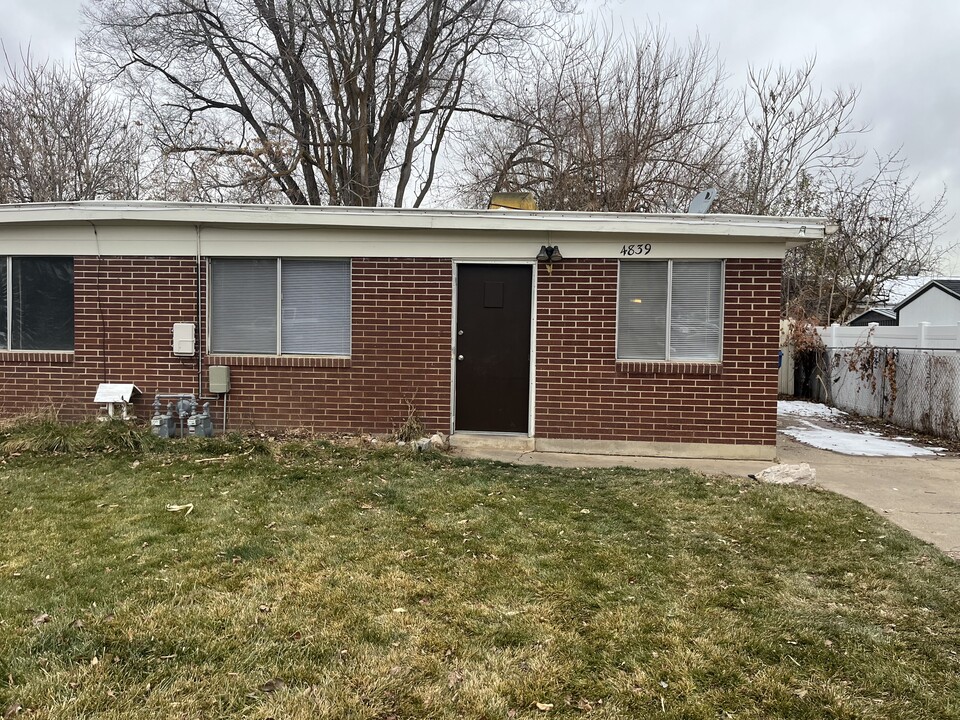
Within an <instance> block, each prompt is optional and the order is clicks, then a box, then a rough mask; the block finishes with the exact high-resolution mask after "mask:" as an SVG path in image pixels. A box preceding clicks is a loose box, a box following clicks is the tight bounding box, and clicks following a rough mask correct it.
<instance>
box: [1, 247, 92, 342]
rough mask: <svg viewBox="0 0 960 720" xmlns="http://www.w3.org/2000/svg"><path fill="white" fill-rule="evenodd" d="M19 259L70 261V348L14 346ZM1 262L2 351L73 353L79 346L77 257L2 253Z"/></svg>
mask: <svg viewBox="0 0 960 720" xmlns="http://www.w3.org/2000/svg"><path fill="white" fill-rule="evenodd" d="M15 259H19V260H64V261H68V262H69V263H70V294H71V296H72V299H73V304H72V306H71V308H70V326H71V327H70V330H71V336H72V342H71V343H70V347H69V348H15V347H13V315H14V313H13V261H14V260H15ZM0 262H2V263H3V267H4V274H5V278H4V279H5V282H4V283H3V284H2V286H0V294H2V296H3V300H4V302H5V310H6V312H4V313H3V318H2V319H0V321H2V322H3V323H4V327H5V330H6V336H5V339H4V342H3V344H2V345H0V353H48V354H57V353H73V352H75V351H76V347H77V311H76V308H77V298H76V287H77V285H76V283H77V277H76V258H75V257H73V256H72V255H0Z"/></svg>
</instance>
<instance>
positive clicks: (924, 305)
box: [897, 278, 960, 326]
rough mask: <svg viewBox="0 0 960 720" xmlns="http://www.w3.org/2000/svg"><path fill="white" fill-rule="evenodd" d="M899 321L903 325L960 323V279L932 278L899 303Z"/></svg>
mask: <svg viewBox="0 0 960 720" xmlns="http://www.w3.org/2000/svg"><path fill="white" fill-rule="evenodd" d="M897 321H898V322H897V324H898V325H901V326H913V325H919V324H920V323H922V322H927V323H930V324H931V325H955V324H956V323H960V280H958V279H946V278H941V279H937V280H931V281H930V282H928V283H927V284H926V285H924V286H923V287H922V288H920V289H919V290H917V291H916V292H914V293H913V294H912V295H910V296H909V297H907V298H906V299H905V300H903V301H902V302H901V303H900V304H899V305H897Z"/></svg>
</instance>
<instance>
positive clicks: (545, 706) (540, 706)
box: [537, 702, 553, 712]
mask: <svg viewBox="0 0 960 720" xmlns="http://www.w3.org/2000/svg"><path fill="white" fill-rule="evenodd" d="M537 710H539V711H541V712H550V711H551V710H553V703H541V702H538V703H537Z"/></svg>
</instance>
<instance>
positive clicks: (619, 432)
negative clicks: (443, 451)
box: [0, 202, 828, 459]
mask: <svg viewBox="0 0 960 720" xmlns="http://www.w3.org/2000/svg"><path fill="white" fill-rule="evenodd" d="M826 232H828V230H827V228H826V226H825V223H824V221H822V220H817V219H804V218H757V217H740V216H723V215H670V216H668V215H639V214H636V215H620V214H589V213H555V212H526V211H465V210H464V211H461V210H397V209H349V208H306V207H277V206H270V207H267V206H230V205H200V204H179V203H146V202H136V203H133V202H131V203H116V202H81V203H57V204H37V205H20V206H0V402H2V414H3V415H4V416H11V415H14V414H17V413H21V412H26V411H30V410H32V409H36V408H37V407H38V406H49V405H53V406H55V407H56V408H58V409H59V411H60V414H61V416H62V417H65V418H70V419H78V418H83V417H89V416H91V415H94V414H95V413H96V412H97V411H98V407H97V405H95V404H94V403H93V398H94V393H95V392H96V389H97V386H98V384H99V383H101V382H118V383H119V382H126V383H135V384H136V385H137V386H138V388H140V389H141V390H142V393H143V394H142V395H141V396H140V397H139V398H137V400H136V410H137V414H138V415H139V416H140V417H149V416H150V414H151V409H150V405H151V403H152V401H153V396H154V395H155V394H156V393H177V392H191V393H194V394H196V395H198V396H203V397H208V398H209V399H210V402H211V407H212V411H213V415H214V421H215V423H216V426H217V428H218V429H222V428H223V426H224V424H226V427H227V428H228V429H230V430H244V429H250V428H260V429H268V428H293V427H307V428H311V429H313V430H315V431H319V432H372V433H386V432H390V431H391V430H393V429H395V428H396V427H397V426H398V425H399V424H400V423H401V422H402V421H403V420H404V418H405V417H406V416H407V414H408V412H409V410H410V409H411V408H414V409H415V410H416V412H417V413H418V415H419V417H420V418H421V420H422V421H423V423H424V424H425V425H426V426H427V427H428V428H429V429H430V430H431V431H437V430H439V431H443V432H447V433H452V434H453V439H454V441H456V442H461V443H468V442H471V441H473V442H482V441H484V440H485V439H489V438H491V437H493V438H495V439H496V440H497V441H503V440H504V439H513V440H514V441H515V442H516V443H517V444H518V446H524V447H531V448H532V447H536V448H538V449H543V450H554V451H571V452H609V453H621V454H658V455H672V456H679V457H685V456H686V457H697V456H699V457H740V458H764V459H765V458H772V457H773V456H774V454H775V449H776V394H777V355H778V353H777V350H778V321H779V312H780V277H781V266H782V260H783V256H784V252H785V250H786V249H787V248H788V247H790V246H792V245H795V244H798V243H802V242H806V241H809V240H814V239H817V238H821V237H823V236H824V234H825V233H826ZM551 251H553V254H552V255H551V254H550V253H551ZM183 323H186V324H188V325H187V326H185V327H186V329H187V332H189V333H190V337H191V339H193V340H194V342H188V343H187V344H186V345H187V347H186V349H185V348H184V347H183V346H179V349H178V353H177V354H175V353H174V344H173V327H174V325H175V324H183ZM180 330H181V331H182V330H183V326H181V328H180ZM212 366H219V367H224V366H225V367H228V368H229V373H230V388H229V391H228V392H225V393H211V392H210V383H209V380H210V376H209V370H210V368H211V367H212Z"/></svg>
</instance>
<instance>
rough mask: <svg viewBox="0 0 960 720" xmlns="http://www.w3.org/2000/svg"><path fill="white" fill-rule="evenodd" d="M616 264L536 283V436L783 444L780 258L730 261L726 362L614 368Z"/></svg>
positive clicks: (566, 267) (573, 265)
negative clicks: (779, 416)
mask: <svg viewBox="0 0 960 720" xmlns="http://www.w3.org/2000/svg"><path fill="white" fill-rule="evenodd" d="M617 267H618V264H617V261H616V260H576V261H570V260H565V261H564V262H562V263H559V264H557V265H555V266H554V268H553V273H552V274H547V273H539V274H538V283H537V305H538V313H537V346H538V348H537V358H538V362H537V405H536V435H537V436H538V437H543V438H557V439H564V438H570V439H572V438H591V439H605V440H637V441H644V442H714V443H735V444H752V445H775V444H776V397H777V349H778V348H777V344H778V328H779V317H780V272H781V262H780V261H779V260H728V261H727V263H726V278H725V291H724V331H723V361H722V363H721V364H720V365H715V364H708V363H641V362H629V363H617V362H616V319H617Z"/></svg>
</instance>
